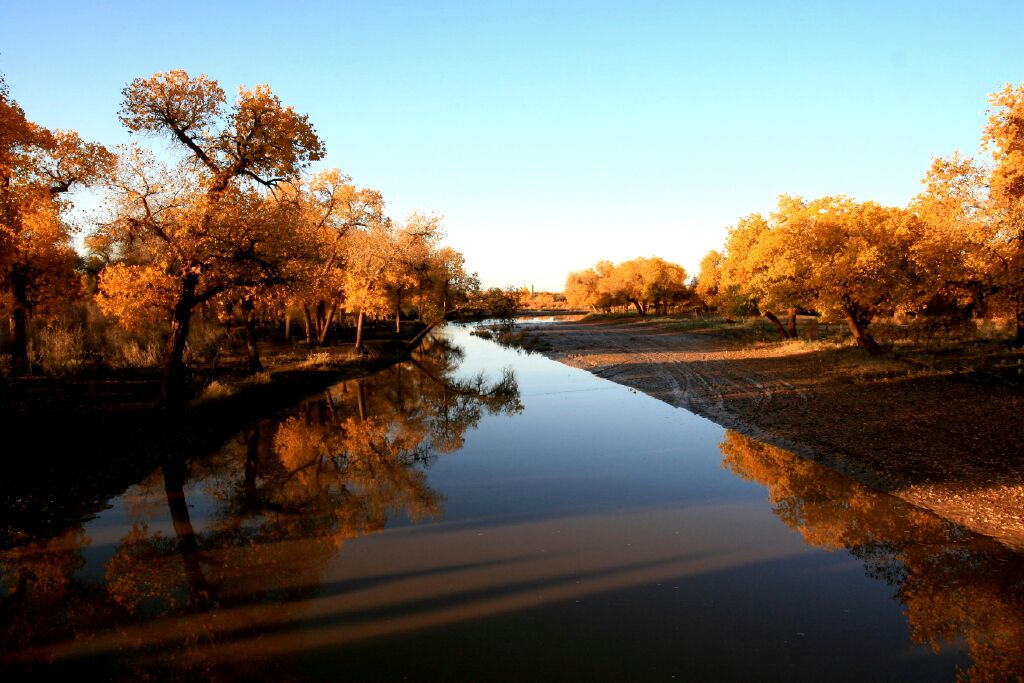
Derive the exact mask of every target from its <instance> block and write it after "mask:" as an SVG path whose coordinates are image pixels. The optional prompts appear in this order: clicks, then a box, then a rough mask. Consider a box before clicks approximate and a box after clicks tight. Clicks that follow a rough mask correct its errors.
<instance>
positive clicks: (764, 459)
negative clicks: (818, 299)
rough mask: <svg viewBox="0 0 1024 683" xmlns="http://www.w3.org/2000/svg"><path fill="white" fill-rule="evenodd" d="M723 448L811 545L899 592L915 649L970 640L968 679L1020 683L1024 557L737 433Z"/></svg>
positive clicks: (726, 462) (728, 463) (728, 460)
mask: <svg viewBox="0 0 1024 683" xmlns="http://www.w3.org/2000/svg"><path fill="white" fill-rule="evenodd" d="M720 448H721V451H722V456H723V466H725V467H728V468H729V469H730V470H732V471H733V472H734V473H735V474H737V475H739V476H740V477H743V478H744V479H748V480H750V481H755V482H757V483H759V484H761V485H762V486H765V487H766V488H767V489H768V499H769V501H770V502H771V504H772V509H773V511H774V512H775V514H776V515H777V516H778V517H779V518H780V519H781V520H782V521H783V522H785V523H786V525H787V526H789V527H790V528H792V529H794V530H796V531H799V532H800V534H801V535H802V536H803V538H804V540H806V541H807V543H809V544H811V545H813V546H816V547H819V548H824V549H827V550H837V549H841V548H846V549H848V550H849V551H850V552H851V553H852V554H853V555H854V556H855V557H857V558H859V559H860V560H862V561H863V562H864V566H865V569H866V571H867V573H868V575H869V576H871V577H873V578H877V579H882V580H884V581H886V582H887V583H888V584H890V585H892V586H893V587H895V588H896V598H898V599H899V600H900V601H901V602H902V603H903V605H904V607H905V614H906V616H907V619H908V621H909V623H910V628H911V633H912V635H913V638H914V640H915V641H916V642H919V643H929V644H930V645H931V646H932V648H933V649H935V650H936V651H938V650H939V649H940V647H942V646H944V645H946V644H947V643H950V642H951V641H955V640H957V639H962V640H963V642H965V643H966V644H967V647H968V648H969V650H970V653H971V657H972V660H973V665H972V667H971V669H970V670H969V671H960V672H959V676H958V677H959V678H960V679H963V680H966V679H969V680H971V681H1009V680H1021V677H1022V673H1021V672H1022V671H1024V558H1022V557H1021V556H1020V555H1018V554H1016V553H1013V552H1011V551H1010V550H1008V549H1006V548H1005V547H1004V546H1002V545H1000V544H998V543H997V542H995V541H993V540H991V539H987V538H984V537H981V536H978V535H975V534H972V533H970V532H968V531H966V530H964V529H962V528H961V527H959V526H957V525H955V524H953V523H951V522H947V521H945V520H943V519H941V518H939V517H937V516H935V515H934V514H932V513H930V512H925V511H924V510H921V509H919V508H916V507H913V506H911V505H908V504H906V503H903V502H902V501H900V500H899V499H897V498H894V497H893V496H890V495H887V494H884V493H880V492H878V491H875V490H873V489H870V488H868V487H866V486H863V485H860V484H858V483H856V482H854V481H852V480H850V479H848V478H846V477H844V476H842V475H840V474H838V473H836V472H833V471H832V470H829V469H827V468H825V467H822V466H820V465H817V464H816V463H813V462H810V461H808V460H806V459H804V458H801V457H799V456H797V455H794V454H793V453H790V452H789V451H785V450H782V449H780V448H776V447H774V446H769V445H767V444H763V443H761V442H759V441H755V440H754V439H751V438H749V437H746V436H743V435H741V434H738V433H736V432H733V431H730V430H727V431H726V433H725V437H724V439H723V440H722V442H721V444H720Z"/></svg>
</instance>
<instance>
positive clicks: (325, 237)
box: [292, 169, 386, 345]
mask: <svg viewBox="0 0 1024 683" xmlns="http://www.w3.org/2000/svg"><path fill="white" fill-rule="evenodd" d="M296 201H297V202H298V203H299V205H300V207H301V211H302V221H303V223H302V230H301V234H302V241H303V244H304V245H305V257H304V258H302V259H300V260H298V261H296V264H295V270H294V272H293V273H292V279H293V281H294V282H293V288H292V291H293V297H292V298H294V299H295V300H296V301H297V302H298V303H299V304H300V305H301V307H302V312H303V316H304V320H305V324H306V340H307V343H309V344H310V345H313V344H319V345H323V344H325V343H326V341H327V335H328V333H329V331H330V329H331V325H332V324H333V323H334V320H335V316H336V315H337V314H338V312H339V311H342V310H344V299H345V269H346V261H345V254H346V251H347V249H348V246H347V243H346V238H347V237H348V236H349V235H350V234H351V233H352V232H353V231H354V230H358V229H366V228H369V227H370V225H372V224H381V223H383V222H384V221H385V220H386V218H385V216H384V199H383V197H382V196H381V193H380V192H378V191H377V190H370V189H360V188H357V187H356V186H355V185H354V184H352V182H351V178H349V177H348V176H346V175H345V174H343V173H342V172H341V171H339V170H338V169H330V170H327V171H323V172H320V173H317V174H316V175H314V176H313V177H311V178H310V179H309V180H308V181H307V182H305V183H304V184H302V185H301V186H300V187H299V189H298V192H297V194H296Z"/></svg>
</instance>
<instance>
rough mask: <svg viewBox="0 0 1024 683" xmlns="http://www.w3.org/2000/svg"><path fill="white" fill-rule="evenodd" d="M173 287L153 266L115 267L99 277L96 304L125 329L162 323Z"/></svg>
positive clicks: (174, 295)
mask: <svg viewBox="0 0 1024 683" xmlns="http://www.w3.org/2000/svg"><path fill="white" fill-rule="evenodd" d="M176 294H177V284H176V282H175V280H174V278H172V277H171V276H169V275H167V274H166V273H165V272H164V271H163V270H161V269H160V268H158V267H156V266H134V265H124V264H116V265H112V266H108V267H107V268H104V269H103V272H102V273H101V274H100V281H99V293H98V294H97V296H96V300H97V302H98V303H99V306H100V310H102V311H103V312H104V313H106V314H107V315H112V316H114V317H115V318H117V320H118V321H119V322H120V323H121V324H122V325H123V326H125V327H126V328H129V329H138V328H140V327H141V326H142V325H143V324H144V323H146V322H150V321H153V320H161V319H166V318H167V316H168V313H169V312H170V311H171V310H172V309H173V307H174V302H175V297H176Z"/></svg>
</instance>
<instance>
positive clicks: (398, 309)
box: [395, 289, 402, 334]
mask: <svg viewBox="0 0 1024 683" xmlns="http://www.w3.org/2000/svg"><path fill="white" fill-rule="evenodd" d="M401 333H402V290H401V289H399V290H398V291H397V292H396V293H395V334H401Z"/></svg>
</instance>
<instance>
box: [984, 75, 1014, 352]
mask: <svg viewBox="0 0 1024 683" xmlns="http://www.w3.org/2000/svg"><path fill="white" fill-rule="evenodd" d="M989 102H990V103H991V104H992V107H993V108H992V109H991V110H989V120H988V124H987V125H986V126H985V130H984V134H983V136H982V143H983V144H984V145H985V146H986V148H987V149H988V150H989V151H990V152H991V154H992V162H993V169H992V176H991V193H990V199H991V202H992V205H991V212H992V223H993V230H992V231H991V237H990V239H989V249H990V252H991V255H992V266H993V270H994V280H995V282H996V287H997V288H998V289H999V293H1000V294H1002V295H1003V296H1005V297H1006V299H1007V300H1008V301H1009V302H1010V303H1011V306H1012V313H1013V318H1014V321H1015V327H1016V331H1015V335H1014V341H1015V343H1016V344H1017V345H1018V346H1022V345H1024V83H1021V84H1020V85H1018V86H1016V87H1014V86H1012V85H1010V84H1007V85H1006V86H1005V87H1003V89H1002V90H1000V91H999V92H997V93H994V94H993V95H992V97H991V98H990V99H989Z"/></svg>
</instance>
